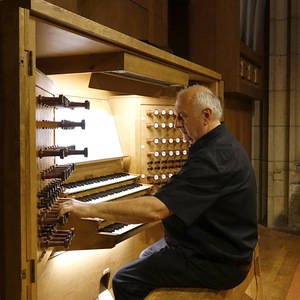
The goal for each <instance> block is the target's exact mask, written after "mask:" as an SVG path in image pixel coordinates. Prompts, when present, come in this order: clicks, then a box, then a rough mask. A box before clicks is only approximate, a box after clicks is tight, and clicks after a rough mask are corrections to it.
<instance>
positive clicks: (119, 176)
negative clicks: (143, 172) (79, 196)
mask: <svg viewBox="0 0 300 300" xmlns="http://www.w3.org/2000/svg"><path fill="white" fill-rule="evenodd" d="M136 178H137V175H131V174H127V173H116V174H111V175H106V176H100V177H97V178H92V179H87V180H79V181H75V182H72V183H67V184H64V185H63V187H64V188H65V193H66V194H69V195H71V194H75V193H79V192H82V191H86V190H91V189H95V188H99V187H104V186H108V185H111V184H115V183H119V182H124V181H127V180H130V179H136Z"/></svg>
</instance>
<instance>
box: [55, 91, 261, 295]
mask: <svg viewBox="0 0 300 300" xmlns="http://www.w3.org/2000/svg"><path fill="white" fill-rule="evenodd" d="M174 115H175V123H174V125H175V127H176V128H179V129H180V131H181V133H182V135H183V137H184V138H185V139H186V140H188V141H189V142H190V144H191V146H190V149H189V156H188V159H187V160H186V162H185V164H184V165H183V167H182V168H181V170H180V171H179V172H178V173H177V174H175V175H173V176H172V177H171V179H170V180H169V181H168V183H167V184H165V185H164V186H163V187H162V188H160V189H159V190H158V192H156V194H155V195H153V196H143V197H139V198H135V199H127V200H122V201H117V202H101V203H83V202H81V201H78V200H71V199H70V200H68V201H66V202H65V203H63V204H61V206H60V208H59V214H60V215H63V214H65V213H69V212H70V213H74V214H76V215H78V216H79V217H99V218H103V219H108V220H112V221H117V222H122V223H148V222H152V221H157V220H162V223H163V226H164V232H165V236H164V239H163V240H160V241H158V242H157V243H156V244H154V245H152V246H150V247H149V248H148V249H146V250H145V251H143V253H142V254H141V256H140V258H139V259H137V260H135V261H133V262H131V263H129V264H128V265H125V266H124V267H122V268H121V269H120V270H118V271H117V272H116V274H115V275H114V278H113V292H114V296H115V299H117V300H120V299H121V300H126V299H130V300H134V299H144V298H145V297H146V295H147V294H148V293H150V292H151V290H153V289H155V288H159V287H207V288H212V289H217V290H221V289H222V290H224V289H230V288H233V287H234V286H236V285H238V284H240V283H241V282H242V281H243V280H244V278H245V277H246V275H247V273H248V271H249V267H250V263H251V260H252V253H253V249H254V247H255V245H256V242H257V218H256V182H255V176H254V172H253V169H252V166H251V163H250V161H249V158H248V156H247V154H246V152H245V150H244V149H243V147H242V146H241V145H240V143H239V142H238V141H237V140H236V139H235V138H234V137H233V135H232V134H231V133H229V132H228V131H227V129H226V127H225V125H224V123H221V122H220V119H221V115H222V106H221V102H220V100H219V99H218V98H217V97H216V96H215V95H214V94H213V93H212V92H211V91H210V90H209V89H207V88H206V87H203V86H200V85H195V86H192V87H189V88H187V89H183V90H182V91H180V92H179V93H178V95H177V98H176V102H175V107H174Z"/></svg>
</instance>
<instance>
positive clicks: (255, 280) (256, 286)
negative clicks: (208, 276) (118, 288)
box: [145, 244, 263, 300]
mask: <svg viewBox="0 0 300 300" xmlns="http://www.w3.org/2000/svg"><path fill="white" fill-rule="evenodd" d="M145 299H146V300H170V299H172V300H190V299H195V300H263V289H262V281H261V269H260V258H259V246H258V244H257V246H256V247H255V249H254V253H253V260H252V264H251V268H250V270H249V273H248V275H247V277H246V278H245V280H244V281H243V282H242V283H241V284H240V285H238V286H236V287H235V288H233V289H230V290H223V291H217V290H212V289H206V288H159V289H155V290H153V291H152V292H151V293H150V294H149V295H148V296H147V297H146V298H145Z"/></svg>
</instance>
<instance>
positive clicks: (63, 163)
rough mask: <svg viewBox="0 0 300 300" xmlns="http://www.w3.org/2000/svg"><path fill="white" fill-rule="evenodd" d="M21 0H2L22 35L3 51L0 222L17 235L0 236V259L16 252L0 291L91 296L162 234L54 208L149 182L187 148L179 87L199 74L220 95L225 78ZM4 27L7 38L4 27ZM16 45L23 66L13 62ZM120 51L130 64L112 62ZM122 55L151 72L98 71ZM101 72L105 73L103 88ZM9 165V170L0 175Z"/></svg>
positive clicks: (130, 193)
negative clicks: (180, 124) (0, 206)
mask: <svg viewBox="0 0 300 300" xmlns="http://www.w3.org/2000/svg"><path fill="white" fill-rule="evenodd" d="M27 2H28V3H27V4H28V5H22V7H21V6H20V4H17V3H15V4H9V5H8V4H6V5H5V4H4V7H6V6H11V7H13V8H17V6H18V9H13V10H12V14H11V15H14V16H15V17H14V19H13V20H14V22H13V23H14V24H17V23H18V24H17V25H16V26H13V28H10V29H12V30H13V32H14V33H16V36H17V37H18V38H17V37H16V39H14V40H11V44H13V45H14V47H16V49H14V51H12V53H11V54H10V53H8V51H5V54H8V56H9V59H8V61H7V63H6V65H7V67H8V69H9V70H8V71H9V72H8V75H9V76H7V80H8V82H9V84H10V85H11V86H13V87H16V88H15V89H9V90H10V91H9V92H8V90H7V91H6V90H5V91H3V94H4V96H5V97H4V101H5V102H4V103H5V104H6V105H7V110H5V112H8V113H9V114H8V117H5V118H4V119H5V120H4V123H5V126H4V130H5V134H4V135H3V136H5V137H8V136H10V133H11V132H10V129H8V128H9V122H8V121H7V120H6V119H8V118H10V116H12V117H11V119H10V120H9V121H10V122H11V124H12V126H11V130H12V132H13V134H14V135H13V137H14V136H15V134H16V133H17V134H18V133H20V137H19V139H9V138H5V141H6V142H7V143H8V144H7V145H6V147H5V149H6V150H5V151H6V152H7V151H8V150H7V149H15V146H17V149H16V151H15V153H20V157H18V159H15V155H14V159H13V160H12V158H11V157H10V156H9V155H6V156H5V157H8V158H9V161H8V162H6V164H5V166H9V168H10V169H14V172H15V174H17V176H16V181H17V184H16V185H18V188H16V190H15V191H12V189H10V187H5V190H4V192H3V194H4V195H5V199H4V200H5V201H4V200H3V203H4V208H8V209H5V210H3V211H5V213H7V212H9V214H12V212H15V213H16V215H17V216H18V217H20V218H19V219H18V222H15V220H12V221H10V220H9V219H11V218H7V217H5V218H1V220H2V221H1V225H4V226H1V228H6V230H7V228H9V230H14V235H13V236H16V239H14V241H13V242H12V241H11V238H10V237H8V236H9V234H5V235H4V244H5V249H4V248H3V249H4V250H5V253H4V256H3V257H4V259H3V261H4V260H6V261H10V259H11V258H16V261H14V263H13V265H12V266H8V264H6V265H5V282H4V284H3V285H1V289H0V290H1V295H2V291H3V288H4V289H5V293H6V294H7V295H8V294H9V297H10V298H11V299H15V298H16V299H17V298H18V297H19V296H20V295H22V300H25V299H32V300H36V299H39V300H56V299H66V300H70V299H82V300H94V299H95V298H97V295H98V293H99V282H100V281H101V278H102V277H103V276H104V274H111V275H113V273H114V272H115V271H116V270H117V269H119V268H120V267H121V266H123V265H124V264H126V263H128V262H130V261H132V260H134V259H136V258H137V257H138V255H139V253H140V252H141V251H142V250H143V249H144V248H146V247H147V246H149V245H150V244H152V243H154V242H155V241H157V240H158V239H160V238H161V237H162V235H163V232H162V228H161V224H160V223H159V222H158V223H151V224H115V222H113V221H112V220H100V219H79V218H77V217H76V216H74V215H73V214H70V215H64V216H62V217H58V215H57V210H58V207H59V204H60V203H61V202H62V201H65V200H66V199H68V198H69V197H75V198H78V199H79V200H82V201H119V199H124V198H128V199H130V198H132V197H136V196H143V195H145V194H148V193H155V192H156V191H157V189H159V188H160V187H161V186H162V185H163V184H165V183H166V182H167V180H168V178H170V176H172V175H173V174H175V173H176V172H177V171H178V170H179V168H180V166H181V165H182V164H183V163H184V160H185V158H186V157H185V156H186V155H187V153H188V146H189V145H188V143H186V142H185V141H183V140H182V137H181V134H180V132H179V131H178V130H177V129H176V128H175V127H174V113H173V104H174V96H175V93H176V92H177V91H178V90H179V89H180V87H182V86H185V85H188V84H189V81H194V82H195V81H197V82H202V83H204V84H206V85H208V86H209V87H211V88H212V90H213V91H214V92H217V93H219V94H220V95H221V94H222V85H221V84H220V82H221V77H220V75H219V74H217V73H215V72H213V71H211V70H207V69H206V68H203V67H201V66H197V65H196V64H194V63H190V62H188V61H186V60H184V59H181V58H179V57H176V56H175V55H170V54H169V53H167V52H165V51H163V50H161V49H158V48H156V47H154V46H150V45H147V44H145V43H142V42H141V41H138V40H134V39H133V38H129V37H127V36H125V35H123V34H121V33H117V32H115V31H112V30H110V29H109V28H106V27H103V26H102V25H101V24H97V23H95V22H92V21H91V20H86V19H85V18H83V17H81V16H78V15H76V14H73V13H71V12H68V11H66V10H63V9H62V8H60V7H58V6H55V5H53V4H50V3H49V2H47V1H44V0H31V1H27ZM5 3H6V2H5ZM19 6H20V7H19ZM25 6H26V7H30V8H25ZM4 7H3V8H4ZM16 15H18V16H16ZM4 21H5V20H4V19H3V22H2V23H3V24H4ZM7 26H10V25H9V23H8V25H7ZM4 32H5V37H7V35H8V34H9V33H10V32H12V31H11V30H4ZM70 41H71V42H70ZM7 48H8V47H6V48H5V50H7ZM16 53H19V55H17V56H18V57H19V69H18V72H11V69H10V66H11V65H12V64H11V62H12V63H13V62H15V61H16V60H15V57H16ZM10 56H12V57H10ZM119 57H120V58H123V59H124V60H126V66H125V65H124V66H122V65H121V66H115V65H114V66H112V64H115V63H116V62H117V63H120V60H119ZM110 58H112V59H111V60H110ZM115 58H117V61H116V59H115ZM128 59H130V61H129V62H128ZM120 64H122V63H120ZM128 65H129V66H133V67H134V68H136V66H138V67H137V68H138V69H142V71H145V72H144V73H142V74H140V75H141V76H139V78H142V79H143V80H144V79H145V78H146V79H147V78H149V76H150V77H151V76H152V77H155V78H156V81H155V83H154V84H153V82H151V81H148V82H142V81H140V80H136V79H135V78H134V77H135V75H136V74H134V73H135V72H134V73H132V75H133V76H132V77H133V78H132V79H128V80H127V81H122V80H121V76H116V77H118V79H117V80H112V79H111V78H109V77H112V76H110V75H107V76H104V73H102V72H106V73H109V71H110V70H107V68H109V69H112V70H113V71H114V70H119V69H121V71H120V72H122V70H123V69H125V68H127V67H128ZM117 68H118V69H117ZM123 71H124V72H122V73H126V72H127V70H123ZM135 71H136V70H135ZM137 71H139V70H137ZM148 71H150V72H148ZM151 73H152V74H151ZM114 74H116V73H114ZM137 74H139V73H137ZM153 74H154V75H155V76H154V75H153ZM100 75H101V76H100ZM122 75H123V74H122ZM155 78H154V79H155ZM98 79H99V81H100V79H101V83H102V81H103V80H104V81H105V82H104V86H103V88H101V89H99V85H100V83H99V82H98V81H97V80H98ZM150 79H151V78H150ZM141 82H142V84H141ZM110 83H112V85H111V86H112V88H111V87H109V88H108V85H110ZM105 85H106V86H105ZM127 87H128V88H129V89H128V90H129V91H130V93H127V92H126V88H127ZM119 88H120V90H119ZM117 89H118V91H117ZM124 90H125V92H126V93H127V94H126V95H125V94H123V91H124ZM128 90H127V91H128ZM109 91H110V92H109ZM120 92H122V94H121V93H120ZM139 95H148V96H147V97H143V96H139ZM12 96H13V97H12ZM10 104H12V105H10ZM15 108H17V112H18V115H19V116H20V118H15V113H16V111H14V109H15ZM19 112H20V113H19ZM124 112H126V113H124ZM128 114H129V115H130V116H129V117H128ZM147 124H148V125H147ZM12 140H13V141H12ZM150 153H159V155H158V156H156V155H148V154H150ZM15 169H16V171H15ZM5 172H6V170H5ZM11 173H12V172H11V170H7V174H9V176H8V177H7V178H8V179H7V181H9V180H11V178H12V177H13V174H11ZM102 179H104V181H105V183H104V182H103V181H102ZM5 182H6V181H5ZM7 195H8V196H7ZM6 197H8V199H6ZM6 200H8V201H6ZM11 200H13V201H11ZM7 249H9V251H11V253H7ZM78 270H80V274H79V273H78ZM83 274H84V276H83ZM110 278H111V277H110ZM79 282H80V284H78V283H79ZM110 284H111V283H110V281H108V282H107V287H108V288H109V287H110ZM16 287H17V289H16V291H15V290H14V289H15V288H16ZM6 290H7V291H8V292H6ZM6 294H5V295H6ZM11 294H12V295H11ZM9 297H7V298H9ZM4 298H5V299H6V297H4Z"/></svg>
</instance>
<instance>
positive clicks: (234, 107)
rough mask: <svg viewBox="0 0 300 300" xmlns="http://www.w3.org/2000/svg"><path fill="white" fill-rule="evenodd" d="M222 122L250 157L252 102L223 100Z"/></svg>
mask: <svg viewBox="0 0 300 300" xmlns="http://www.w3.org/2000/svg"><path fill="white" fill-rule="evenodd" d="M224 121H225V124H226V127H227V128H228V130H229V131H230V132H232V133H233V135H234V136H235V137H236V138H237V139H238V140H239V141H240V142H241V144H242V145H243V146H244V147H245V149H246V151H247V153H248V155H249V157H251V140H252V102H251V101H250V100H245V99H243V101H241V100H240V99H231V98H225V110H224Z"/></svg>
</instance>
